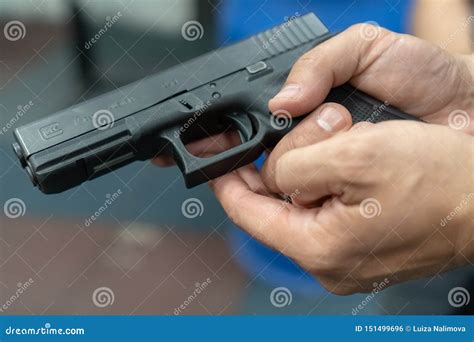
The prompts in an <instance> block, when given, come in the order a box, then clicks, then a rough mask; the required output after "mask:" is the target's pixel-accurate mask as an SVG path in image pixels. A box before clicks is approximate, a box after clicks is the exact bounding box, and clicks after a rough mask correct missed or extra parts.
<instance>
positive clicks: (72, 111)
mask: <svg viewBox="0 0 474 342" xmlns="http://www.w3.org/2000/svg"><path fill="white" fill-rule="evenodd" d="M332 36H333V35H332V34H331V33H330V32H329V31H328V29H327V28H326V27H325V26H324V25H323V23H322V22H321V21H320V20H319V19H318V18H317V17H316V16H315V15H314V14H312V13H309V14H306V15H303V16H293V17H291V18H289V19H288V20H286V21H285V23H283V24H282V25H280V26H277V27H274V28H272V29H269V30H267V31H265V32H262V33H259V34H256V35H254V36H252V37H250V38H248V39H246V40H243V41H241V42H239V43H236V44H233V45H229V46H226V47H224V48H221V49H218V50H215V51H212V52H210V53H207V54H205V55H202V56H200V57H197V58H195V59H192V60H190V61H188V62H186V63H182V64H180V65H177V66H175V67H173V68H170V69H167V70H165V71H164V72H161V73H158V74H155V75H152V76H149V77H147V78H144V79H142V80H139V81H137V82H135V83H132V84H129V85H127V86H125V87H122V88H119V89H117V90H115V91H112V92H109V93H106V94H104V95H102V96H99V97H97V98H94V99H92V100H89V101H86V102H83V103H80V104H78V105H75V106H72V107H70V108H68V109H65V110H63V111H60V112H58V113H56V114H53V115H51V116H48V117H46V118H44V119H41V120H38V121H35V122H32V123H30V124H28V125H25V126H22V127H19V128H18V129H16V130H15V132H14V136H15V139H16V142H15V143H13V148H14V151H15V153H16V155H17V156H18V158H19V159H20V161H21V164H22V166H23V167H24V168H25V170H26V172H27V173H28V175H29V177H30V178H31V181H32V182H33V184H34V185H35V186H37V187H39V188H40V190H41V191H43V192H44V193H58V192H61V191H64V190H67V189H70V188H71V187H74V186H76V185H79V184H81V183H82V182H84V181H86V180H89V179H93V178H96V177H98V176H100V175H102V174H105V173H108V172H110V171H112V170H115V169H117V168H119V167H121V166H124V165H126V164H128V163H131V162H132V161H135V160H147V159H150V158H153V157H155V156H157V155H162V154H166V153H171V154H172V155H173V157H174V159H175V161H176V163H177V165H178V166H179V168H180V169H181V171H182V173H183V175H184V180H185V183H186V186H187V187H193V186H196V185H198V184H201V183H204V182H206V181H208V180H210V179H213V178H216V177H218V176H220V175H223V174H225V173H227V172H230V171H232V170H234V169H237V168H239V167H241V166H244V165H246V164H249V163H251V162H253V161H254V160H255V159H257V158H258V157H259V156H260V155H261V153H262V152H263V151H265V150H266V149H268V148H271V147H272V146H274V145H275V144H276V143H277V142H278V141H279V140H280V139H281V138H282V137H283V136H284V135H285V134H286V133H287V132H289V131H290V130H291V129H292V128H293V127H294V126H295V125H297V124H298V122H299V121H300V120H301V118H295V119H291V118H290V117H289V115H286V114H287V113H286V114H285V113H283V114H282V113H274V114H277V115H272V114H271V113H270V112H269V110H268V107H267V103H268V101H269V100H270V99H271V98H272V97H273V96H274V95H275V94H276V93H277V92H278V90H279V89H280V88H281V86H282V85H283V83H284V81H285V79H286V77H287V75H288V73H289V71H290V69H291V67H292V65H293V64H294V63H295V61H296V60H297V59H298V57H300V56H301V55H302V54H303V53H305V52H306V51H308V50H310V49H311V48H313V47H315V46H316V45H318V44H320V43H322V42H324V41H325V40H327V39H330V38H331V37H332ZM326 101H331V102H337V103H340V104H342V105H344V106H346V107H347V109H348V110H349V111H350V112H351V114H352V117H353V121H354V122H360V121H372V122H380V121H385V120H396V119H412V120H417V119H416V118H414V117H412V116H410V115H408V114H405V113H402V112H401V111H399V110H397V109H396V108H393V107H391V106H390V105H389V104H388V103H386V102H385V103H384V102H381V101H378V100H376V99H374V98H372V97H370V96H368V95H366V94H364V93H362V92H360V91H358V90H356V89H354V88H353V87H352V86H350V85H349V84H345V85H343V86H339V87H337V88H334V89H332V91H331V92H330V94H329V96H328V98H327V99H326ZM228 130H236V131H238V133H239V135H240V138H241V144H240V145H238V146H235V147H232V148H230V149H228V150H227V151H224V152H222V153H219V154H216V155H214V156H211V157H208V158H200V157H197V156H194V155H192V154H191V153H189V152H188V150H187V149H186V144H187V143H189V142H191V141H195V140H197V139H201V138H203V137H206V136H208V135H215V134H218V133H220V132H225V131H228Z"/></svg>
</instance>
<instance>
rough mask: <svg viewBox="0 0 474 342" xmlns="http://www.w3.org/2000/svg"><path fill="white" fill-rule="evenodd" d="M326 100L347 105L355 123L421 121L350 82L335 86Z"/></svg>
mask: <svg viewBox="0 0 474 342" xmlns="http://www.w3.org/2000/svg"><path fill="white" fill-rule="evenodd" d="M324 102H336V103H339V104H341V105H343V106H344V107H346V108H347V110H348V111H349V112H350V113H351V115H352V122H353V123H354V124H355V123H358V122H362V121H367V122H372V123H377V122H382V121H387V120H414V121H421V120H420V119H418V118H417V117H415V116H412V115H409V114H406V113H404V112H402V111H400V110H398V109H397V108H395V107H392V106H391V105H390V103H389V102H388V101H385V102H381V101H379V100H377V99H375V98H373V97H372V96H370V95H367V94H365V93H363V92H361V91H359V90H357V89H356V88H354V87H353V86H351V85H350V84H348V83H346V84H344V85H342V86H339V87H336V88H333V89H332V90H331V92H330V93H329V95H328V96H327V98H326V100H325V101H324Z"/></svg>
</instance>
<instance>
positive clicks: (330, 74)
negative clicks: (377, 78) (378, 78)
mask: <svg viewBox="0 0 474 342" xmlns="http://www.w3.org/2000/svg"><path fill="white" fill-rule="evenodd" d="M367 30H370V31H373V35H374V38H373V39H367V38H365V37H364V34H362V32H365V31H367ZM386 38H389V39H386ZM396 38H397V34H395V33H393V32H390V31H388V30H385V29H382V28H380V27H377V26H372V25H369V24H359V25H355V26H352V27H351V28H349V29H347V30H346V31H344V32H342V33H340V34H338V35H337V36H335V37H333V38H331V39H329V40H328V41H326V42H324V43H322V44H320V45H318V46H317V47H315V48H314V49H312V50H311V51H309V52H307V53H305V54H304V55H303V56H302V57H301V58H300V59H299V60H298V61H297V62H296V63H295V65H294V66H293V68H292V70H291V72H290V74H289V76H288V78H287V80H286V82H285V85H284V86H283V88H282V89H281V91H280V92H279V93H278V94H277V95H276V96H275V97H274V98H273V99H271V100H270V102H269V109H270V111H271V112H273V113H275V112H276V111H278V110H285V111H288V112H290V113H291V114H293V115H294V116H299V115H303V114H306V113H309V112H311V111H312V110H313V109H315V108H316V107H317V106H319V105H320V104H321V103H322V102H323V101H324V99H325V98H326V97H327V95H328V94H329V91H330V90H331V88H333V87H336V86H339V85H342V84H344V83H346V82H348V81H349V80H351V79H352V78H354V77H356V76H358V75H361V74H363V73H364V71H365V70H366V69H367V68H368V67H369V66H370V65H372V64H373V63H374V61H375V60H377V58H378V57H379V56H381V55H382V53H383V51H385V50H386V49H387V46H389V45H390V44H391V43H392V42H393V40H394V39H396ZM369 83H370V82H369ZM354 85H356V86H357V84H354ZM380 88H383V87H380V86H379V85H378V83H377V84H376V85H374V84H372V85H371V84H364V87H362V88H361V89H362V90H364V91H366V92H367V93H369V94H371V95H372V96H375V97H378V98H386V97H387V91H385V90H384V89H380Z"/></svg>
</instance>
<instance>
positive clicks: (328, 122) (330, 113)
mask: <svg viewBox="0 0 474 342" xmlns="http://www.w3.org/2000/svg"><path fill="white" fill-rule="evenodd" d="M316 122H317V123H318V125H319V127H321V128H322V129H324V130H325V131H326V132H335V131H337V130H339V129H341V128H342V127H344V120H343V118H342V115H341V113H339V111H338V110H337V109H334V108H332V107H326V108H324V109H323V110H322V112H321V113H320V114H319V115H318V117H317V118H316Z"/></svg>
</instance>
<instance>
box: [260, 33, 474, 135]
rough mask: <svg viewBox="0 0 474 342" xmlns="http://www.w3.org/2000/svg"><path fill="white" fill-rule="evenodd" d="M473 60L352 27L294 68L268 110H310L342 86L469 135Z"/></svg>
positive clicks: (473, 116)
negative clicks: (348, 84)
mask: <svg viewBox="0 0 474 342" xmlns="http://www.w3.org/2000/svg"><path fill="white" fill-rule="evenodd" d="M473 63H474V58H473V56H472V55H471V56H464V55H452V54H450V53H448V52H446V51H444V50H442V49H441V48H439V47H437V46H436V45H434V44H431V43H429V42H426V41H423V40H421V39H418V38H416V37H413V36H409V35H402V34H398V33H394V32H390V31H388V30H385V29H383V28H380V27H376V26H372V25H369V24H359V25H355V26H353V27H351V28H349V29H347V30H346V31H344V32H342V33H340V34H339V35H337V36H335V37H334V38H332V39H330V40H328V41H326V42H324V43H322V44H320V45H318V46H316V47H315V48H314V49H312V50H311V51H309V52H307V53H306V54H305V55H303V56H302V57H301V58H300V59H299V60H298V61H297V62H296V64H295V65H294V66H293V68H292V70H291V73H290V75H289V76H288V79H287V81H286V83H285V86H284V87H283V89H282V91H281V92H280V93H279V94H277V95H276V97H275V98H274V99H272V100H271V101H270V103H269V107H270V110H271V111H272V112H278V111H281V110H285V111H287V112H289V113H290V114H291V115H292V116H300V115H304V114H307V113H310V112H312V111H314V110H315V109H316V108H317V107H318V106H319V105H320V104H321V103H322V101H323V100H324V99H325V98H326V96H327V94H328V93H329V91H330V89H331V88H333V87H336V86H339V85H341V84H344V83H346V82H350V83H351V84H352V85H353V86H355V87H356V88H358V89H360V90H362V91H364V92H366V93H368V94H369V95H372V96H373V97H375V98H377V99H379V100H381V101H382V102H388V103H390V105H393V106H395V107H398V108H399V109H401V110H402V111H404V112H406V113H409V114H412V115H414V116H417V117H419V118H421V119H422V120H424V121H427V122H430V123H437V124H444V125H448V124H449V125H450V126H451V127H452V128H455V129H458V130H460V131H463V132H465V133H469V134H473V135H474V81H473V76H472V74H473V72H474V70H473V69H474V68H473Z"/></svg>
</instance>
